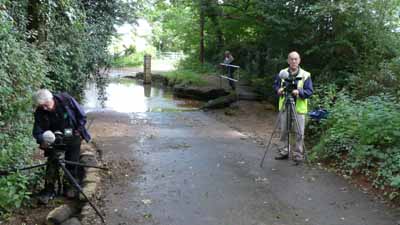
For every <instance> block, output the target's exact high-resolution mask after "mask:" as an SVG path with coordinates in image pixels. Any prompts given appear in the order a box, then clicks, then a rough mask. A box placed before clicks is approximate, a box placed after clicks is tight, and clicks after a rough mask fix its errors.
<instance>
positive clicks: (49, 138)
mask: <svg viewBox="0 0 400 225" xmlns="http://www.w3.org/2000/svg"><path fill="white" fill-rule="evenodd" d="M55 140H56V136H55V135H54V133H53V132H51V130H47V131H45V132H44V133H43V141H45V142H46V143H47V144H53V143H54V141H55Z"/></svg>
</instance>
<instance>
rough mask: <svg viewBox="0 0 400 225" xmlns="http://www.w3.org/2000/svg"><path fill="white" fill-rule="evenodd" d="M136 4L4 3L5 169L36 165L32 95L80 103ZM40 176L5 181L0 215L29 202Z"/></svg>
mask: <svg viewBox="0 0 400 225" xmlns="http://www.w3.org/2000/svg"><path fill="white" fill-rule="evenodd" d="M132 6H133V4H132V3H130V2H129V1H119V0H109V1H93V0H63V1H53V0H49V1H36V0H20V1H12V0H0V52H1V57H0V64H1V67H0V130H1V132H0V169H9V168H15V167H22V166H23V165H26V164H31V163H32V162H31V156H32V153H33V150H34V149H35V148H36V146H35V143H34V140H33V138H32V136H31V130H32V94H33V93H34V91H36V90H37V89H38V88H41V87H46V88H49V89H51V90H54V91H68V92H70V93H72V94H73V95H75V96H77V97H79V95H80V94H81V92H82V90H83V88H84V86H85V81H86V80H87V79H88V78H89V77H90V76H95V77H96V75H97V74H98V70H99V68H100V67H104V66H107V64H108V62H109V56H108V53H107V46H108V43H109V41H110V40H111V37H112V35H113V32H114V24H118V23H121V22H122V21H123V20H125V19H127V18H131V17H130V15H129V13H132V12H134V11H133V10H132ZM38 181H40V179H37V177H36V176H32V175H29V176H27V174H25V173H16V174H14V175H11V176H7V177H4V176H3V177H1V178H0V214H2V213H4V212H6V211H11V210H13V209H14V208H16V207H20V206H21V204H22V203H23V202H24V200H26V199H27V198H28V197H29V194H30V192H29V187H32V185H33V184H35V183H37V182H38Z"/></svg>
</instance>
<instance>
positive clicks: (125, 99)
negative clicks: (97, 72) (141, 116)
mask: <svg viewBox="0 0 400 225" xmlns="http://www.w3.org/2000/svg"><path fill="white" fill-rule="evenodd" d="M200 104H201V103H200V102H198V101H193V100H187V99H177V98H175V97H173V95H172V92H171V91H167V90H164V89H162V88H159V87H154V86H153V87H152V86H151V85H143V84H141V83H140V82H139V81H136V80H133V79H127V78H121V79H113V81H111V82H109V83H108V84H105V85H103V86H102V85H98V84H96V83H95V82H92V83H89V84H88V85H87V87H86V90H85V96H84V103H83V106H84V108H85V111H86V112H93V111H104V110H112V111H116V112H123V113H130V112H164V111H165V112H171V111H190V110H197V109H198V107H199V106H200Z"/></svg>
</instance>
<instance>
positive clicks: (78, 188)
mask: <svg viewBox="0 0 400 225" xmlns="http://www.w3.org/2000/svg"><path fill="white" fill-rule="evenodd" d="M58 165H59V166H60V167H61V169H62V170H63V171H64V174H65V175H66V176H67V178H68V181H69V182H70V183H71V184H72V185H73V186H74V187H75V189H76V190H78V191H79V193H81V194H82V195H83V197H85V199H86V201H88V202H89V204H90V206H91V207H92V208H93V209H94V211H96V214H97V215H98V216H99V217H100V218H101V221H102V222H103V223H104V224H105V220H104V217H103V216H102V215H101V213H100V211H99V210H98V209H97V208H96V206H95V205H93V203H92V202H91V201H90V200H89V198H88V197H87V196H86V194H85V193H84V192H83V190H82V188H81V186H80V185H79V184H78V182H77V181H76V180H75V178H74V177H73V176H72V174H71V172H69V171H68V169H67V168H66V167H65V165H64V164H63V163H61V162H60V160H58Z"/></svg>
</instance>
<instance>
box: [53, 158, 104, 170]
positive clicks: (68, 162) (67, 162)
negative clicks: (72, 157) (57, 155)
mask: <svg viewBox="0 0 400 225" xmlns="http://www.w3.org/2000/svg"><path fill="white" fill-rule="evenodd" d="M61 162H65V163H66V164H70V165H76V166H81V167H91V168H96V169H102V170H108V168H106V167H100V166H92V165H86V164H83V163H78V162H73V161H68V160H62V161H61Z"/></svg>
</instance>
